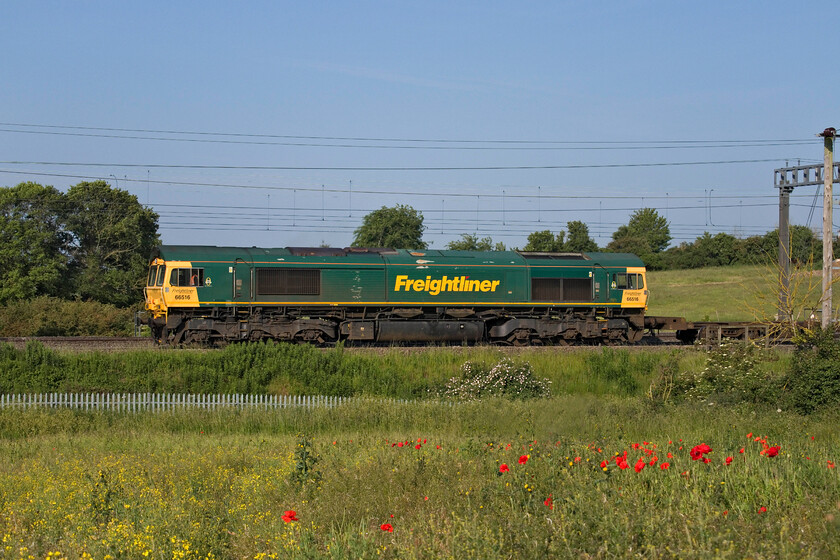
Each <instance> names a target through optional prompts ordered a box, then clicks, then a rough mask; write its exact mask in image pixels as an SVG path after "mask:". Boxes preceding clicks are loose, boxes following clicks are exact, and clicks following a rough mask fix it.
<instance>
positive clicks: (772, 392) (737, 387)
mask: <svg viewBox="0 0 840 560" xmlns="http://www.w3.org/2000/svg"><path fill="white" fill-rule="evenodd" d="M706 354H707V358H706V365H705V367H703V369H701V370H695V371H684V372H681V373H678V374H676V375H673V376H672V383H673V390H672V394H673V396H674V398H675V399H676V400H687V401H698V402H706V403H709V404H737V403H761V402H777V401H778V400H779V399H780V396H781V392H782V385H783V381H784V380H783V377H784V376H781V377H780V376H777V375H775V374H773V373H772V372H771V371H769V370H768V369H767V368H764V367H763V365H764V364H765V362H767V361H768V360H769V354H768V353H765V352H764V351H762V350H761V349H760V348H758V347H757V346H756V345H754V344H744V343H743V342H726V343H724V344H721V345H720V346H714V347H712V348H710V349H709V350H708V351H707V353H706Z"/></svg>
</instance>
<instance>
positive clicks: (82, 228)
mask: <svg viewBox="0 0 840 560" xmlns="http://www.w3.org/2000/svg"><path fill="white" fill-rule="evenodd" d="M66 199H67V200H68V201H69V210H70V211H69V213H68V216H67V228H68V230H69V231H70V232H71V233H72V234H73V248H72V251H71V254H72V257H73V260H72V268H73V276H74V280H75V281H74V294H75V295H76V296H77V297H80V298H82V299H92V300H95V301H99V302H102V303H112V304H114V305H117V306H122V307H125V306H128V305H131V304H134V303H136V302H137V301H139V300H140V298H141V292H140V291H141V289H142V287H143V285H144V279H145V277H146V272H147V267H148V259H149V255H151V253H152V250H153V249H154V247H155V246H156V245H157V244H158V243H159V240H158V235H157V220H158V215H157V214H156V213H155V212H153V211H152V210H150V209H148V208H144V207H143V206H142V205H141V204H140V202H139V201H138V200H137V197H136V196H134V195H133V194H131V193H128V192H126V191H124V190H121V189H115V188H112V187H111V186H110V185H109V184H108V183H106V182H105V181H94V182H90V183H88V182H82V183H79V184H78V185H74V186H72V187H70V189H69V190H68V191H67V194H66Z"/></svg>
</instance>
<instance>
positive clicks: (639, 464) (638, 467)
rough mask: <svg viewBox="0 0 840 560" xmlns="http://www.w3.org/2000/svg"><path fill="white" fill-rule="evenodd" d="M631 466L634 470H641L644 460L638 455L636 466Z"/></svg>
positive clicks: (643, 466)
mask: <svg viewBox="0 0 840 560" xmlns="http://www.w3.org/2000/svg"><path fill="white" fill-rule="evenodd" d="M633 468H634V469H635V470H636V472H642V469H643V468H645V460H644V459H642V458H641V457H640V458H639V460H638V461H636V466H635V467H633Z"/></svg>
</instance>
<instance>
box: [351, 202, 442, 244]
mask: <svg viewBox="0 0 840 560" xmlns="http://www.w3.org/2000/svg"><path fill="white" fill-rule="evenodd" d="M425 229H426V226H424V225H423V214H421V213H420V212H418V211H417V210H415V209H414V208H412V207H411V206H407V205H405V204H398V205H396V206H394V207H388V206H383V207H382V208H380V209H379V210H374V211H373V212H371V213H370V214H368V215H367V216H365V217H364V218H363V219H362V225H361V226H359V228H358V229H356V231H354V232H353V233H354V235H355V237H354V239H353V245H354V246H356V247H390V248H391V249H426V248H427V247H428V244H427V243H425V242H424V241H423V231H424V230H425Z"/></svg>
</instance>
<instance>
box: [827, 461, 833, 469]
mask: <svg viewBox="0 0 840 560" xmlns="http://www.w3.org/2000/svg"><path fill="white" fill-rule="evenodd" d="M828 468H829V469H833V468H834V461H829V462H828Z"/></svg>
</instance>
